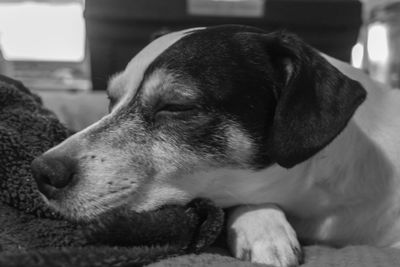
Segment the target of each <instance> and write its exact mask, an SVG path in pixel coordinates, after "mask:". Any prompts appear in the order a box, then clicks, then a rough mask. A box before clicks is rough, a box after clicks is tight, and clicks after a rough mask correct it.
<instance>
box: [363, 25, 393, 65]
mask: <svg viewBox="0 0 400 267" xmlns="http://www.w3.org/2000/svg"><path fill="white" fill-rule="evenodd" d="M367 50H368V55H369V60H370V61H371V62H374V63H386V62H387V60H388V57H389V47H388V32H387V28H386V27H385V25H384V24H382V23H374V24H371V26H370V27H369V29H368V40H367Z"/></svg>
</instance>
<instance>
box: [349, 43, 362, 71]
mask: <svg viewBox="0 0 400 267" xmlns="http://www.w3.org/2000/svg"><path fill="white" fill-rule="evenodd" d="M363 55H364V46H363V45H362V44H361V43H357V44H356V45H355V46H353V49H352V50H351V65H353V67H356V68H358V69H361V67H362V61H363Z"/></svg>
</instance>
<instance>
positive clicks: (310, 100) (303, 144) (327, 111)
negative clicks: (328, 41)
mask: <svg viewBox="0 0 400 267" xmlns="http://www.w3.org/2000/svg"><path fill="white" fill-rule="evenodd" d="M262 39H263V41H262V42H263V46H264V48H266V49H267V50H266V54H267V55H268V57H269V61H270V62H271V64H272V65H273V68H274V69H275V70H277V71H278V72H279V75H275V77H279V79H280V81H279V82H278V83H277V86H275V87H276V88H275V95H276V98H277V99H276V103H277V104H276V108H275V114H274V118H273V125H272V126H271V128H270V129H269V130H270V131H269V133H268V140H269V141H268V146H269V147H270V148H271V150H270V151H269V152H270V154H271V155H270V156H271V157H272V159H274V160H275V161H276V162H277V163H278V164H279V165H281V166H283V167H286V168H289V167H292V166H294V165H296V164H298V163H300V162H302V161H304V160H306V159H308V158H309V157H311V156H312V155H314V154H315V153H317V152H318V151H320V150H321V149H322V148H324V147H325V146H326V145H327V144H329V143H330V142H331V141H332V140H333V139H334V138H335V137H336V136H337V135H338V134H339V133H340V132H341V131H342V130H343V128H344V127H346V125H347V123H348V121H349V120H350V118H351V117H352V116H353V114H354V112H355V110H356V109H357V107H358V106H359V105H360V104H361V103H362V102H363V101H364V99H365V97H366V91H365V90H364V88H363V87H362V86H361V85H360V84H359V83H358V82H356V81H354V80H352V79H350V78H348V77H347V76H345V75H344V74H342V73H341V72H340V71H339V70H337V69H336V68H335V67H334V66H332V65H331V64H330V63H328V62H327V61H326V60H325V59H324V58H323V57H322V56H320V55H319V53H318V52H316V51H315V50H314V49H313V48H311V47H310V46H308V45H307V44H305V43H304V42H303V41H301V40H300V39H299V38H298V37H296V36H295V35H291V34H287V33H281V32H279V33H271V34H265V35H264V36H263V37H262Z"/></svg>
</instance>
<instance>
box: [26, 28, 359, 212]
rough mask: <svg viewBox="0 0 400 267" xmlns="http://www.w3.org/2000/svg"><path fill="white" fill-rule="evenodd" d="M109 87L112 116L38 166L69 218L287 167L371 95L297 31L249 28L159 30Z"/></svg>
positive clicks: (165, 199) (45, 189)
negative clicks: (367, 94)
mask: <svg viewBox="0 0 400 267" xmlns="http://www.w3.org/2000/svg"><path fill="white" fill-rule="evenodd" d="M108 94H109V98H110V113H109V114H108V115H107V116H105V117H104V118H103V119H101V120H100V121H98V122H97V123H95V124H93V125H91V126H90V127H88V128H87V129H85V130H83V131H81V132H78V133H77V134H75V135H73V136H71V137H70V138H68V139H67V140H65V141H64V142H63V143H61V144H60V145H58V146H56V147H54V148H52V149H51V150H49V151H47V152H46V153H44V154H43V155H42V156H40V157H39V158H37V159H36V160H35V161H34V163H33V170H34V174H35V177H36V179H37V181H38V186H39V189H40V191H41V192H42V193H43V194H44V195H45V196H46V197H47V199H48V200H49V202H50V204H51V205H52V206H54V207H56V208H57V209H58V210H60V211H61V212H62V213H64V214H66V215H69V216H70V217H73V218H90V217H93V216H95V215H97V214H99V213H101V212H103V211H106V210H108V209H111V208H113V207H116V206H118V205H122V204H128V205H130V206H131V207H132V209H135V210H149V209H153V208H155V207H158V206H160V205H163V204H166V203H185V202H187V201H189V200H190V199H192V198H194V197H211V198H213V196H218V194H219V192H218V190H220V189H219V188H218V186H217V184H218V182H219V183H220V182H221V180H222V181H223V182H224V183H231V182H232V183H234V182H235V181H237V179H235V181H233V180H232V181H230V176H235V175H242V176H243V177H241V179H242V181H246V177H245V173H246V171H248V172H257V171H259V170H262V169H265V168H269V167H270V166H272V165H274V164H279V165H281V166H283V167H286V168H291V167H292V166H294V165H296V164H298V163H300V162H303V161H305V160H307V159H308V158H310V157H311V156H313V155H314V154H315V153H317V152H318V151H319V150H321V149H322V148H323V147H325V146H326V145H327V144H328V143H329V142H331V141H332V139H334V138H335V137H336V136H337V135H338V134H339V133H340V131H341V130H342V129H343V128H344V127H345V126H346V124H347V122H348V121H349V119H350V118H351V116H352V115H353V113H354V112H355V110H356V108H357V107H358V106H359V105H360V104H361V102H362V101H363V99H364V98H365V91H364V90H363V89H362V87H361V86H360V85H359V84H358V83H357V82H355V81H353V80H351V79H349V78H347V77H345V76H344V75H343V74H341V73H340V72H339V71H338V70H337V69H335V68H334V67H333V66H331V65H330V64H329V63H327V62H326V61H325V60H324V59H323V58H322V57H321V56H319V54H318V53H317V52H315V51H314V50H313V49H312V48H311V47H309V46H307V45H306V44H304V43H303V42H302V41H300V40H299V39H298V38H296V37H295V36H293V35H290V34H286V33H270V34H267V33H265V32H263V31H261V30H259V29H255V28H251V27H244V26H220V27H212V28H197V29H191V30H186V31H181V32H175V33H170V34H167V35H165V36H162V37H160V38H158V39H157V40H155V41H153V42H152V43H150V44H149V45H148V46H147V47H145V48H144V49H143V50H142V51H141V52H140V53H139V54H138V55H137V56H136V57H134V58H133V59H132V60H131V62H130V63H129V64H128V66H127V67H126V69H125V70H124V71H123V72H122V73H120V74H117V75H115V76H114V77H113V78H112V79H111V80H110V83H109V88H108ZM236 173H237V174H236ZM265 179H269V177H265ZM221 190H222V189H221ZM211 192H212V193H211ZM249 193H250V192H249ZM221 194H222V192H221ZM217 198H218V197H214V200H216V201H217V202H218V199H217ZM234 198H235V196H232V200H226V199H225V202H224V203H219V204H221V205H233V204H240V203H236V202H237V200H234ZM239 201H240V200H239Z"/></svg>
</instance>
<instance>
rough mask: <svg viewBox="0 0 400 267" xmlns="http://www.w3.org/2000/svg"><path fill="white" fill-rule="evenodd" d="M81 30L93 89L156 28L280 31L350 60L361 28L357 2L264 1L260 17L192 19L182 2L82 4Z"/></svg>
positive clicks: (104, 1)
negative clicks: (224, 26) (232, 26)
mask: <svg viewBox="0 0 400 267" xmlns="http://www.w3.org/2000/svg"><path fill="white" fill-rule="evenodd" d="M85 18H86V27H87V34H88V38H89V48H90V55H91V65H92V80H93V88H94V89H95V90H103V89H105V87H106V82H107V80H108V78H109V77H110V75H112V74H113V73H115V72H117V71H120V70H122V69H123V68H124V67H125V65H126V64H127V63H128V62H129V60H130V59H131V58H132V57H133V56H134V55H135V54H136V53H137V52H138V51H139V50H140V49H142V48H143V47H144V46H145V45H146V44H147V43H148V42H149V41H150V39H151V36H152V35H153V34H154V33H156V32H159V31H160V30H178V29H184V28H190V27H198V26H209V25H218V24H247V25H253V26H257V27H260V28H263V29H265V30H267V31H273V30H278V29H285V30H289V31H292V32H295V33H297V34H298V35H299V36H300V37H302V38H303V39H304V40H305V41H307V42H308V43H310V44H311V45H313V46H314V47H316V48H317V49H319V50H320V51H323V52H325V53H327V54H329V55H331V56H334V57H337V58H339V59H342V60H345V61H349V59H350V52H351V48H352V46H353V45H354V44H355V42H356V40H357V35H358V29H359V27H360V25H361V4H360V3H359V1H357V0H324V1H321V0H268V1H266V5H265V10H264V16H263V17H260V18H240V17H217V16H213V17H210V16H194V15H189V14H188V13H187V6H186V1H185V0H117V1H116V0H87V1H86V10H85Z"/></svg>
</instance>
